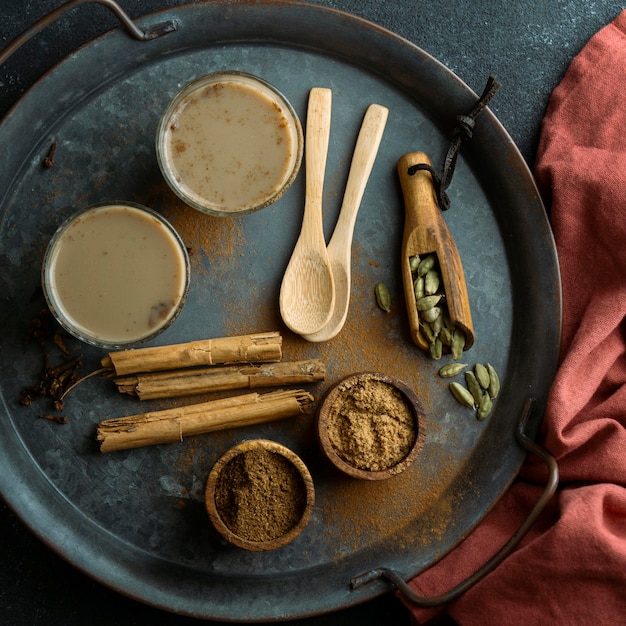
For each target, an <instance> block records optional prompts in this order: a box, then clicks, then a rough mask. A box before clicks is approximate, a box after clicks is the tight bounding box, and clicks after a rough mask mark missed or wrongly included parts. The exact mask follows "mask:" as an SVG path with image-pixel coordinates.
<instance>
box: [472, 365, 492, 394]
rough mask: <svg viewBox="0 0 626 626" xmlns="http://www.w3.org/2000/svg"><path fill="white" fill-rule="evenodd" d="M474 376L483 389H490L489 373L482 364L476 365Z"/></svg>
mask: <svg viewBox="0 0 626 626" xmlns="http://www.w3.org/2000/svg"><path fill="white" fill-rule="evenodd" d="M474 374H476V378H477V379H478V382H479V383H480V386H481V387H482V388H483V389H489V372H488V371H487V368H486V367H485V366H484V365H483V364H482V363H476V365H474Z"/></svg>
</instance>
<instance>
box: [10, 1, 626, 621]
mask: <svg viewBox="0 0 626 626" xmlns="http://www.w3.org/2000/svg"><path fill="white" fill-rule="evenodd" d="M121 4H122V6H123V7H124V8H125V9H126V10H127V11H128V12H129V14H130V15H131V16H139V15H142V14H145V13H147V12H150V11H153V10H156V9H159V8H163V7H167V6H174V5H176V4H182V3H180V2H179V3H176V2H157V1H152V2H148V1H145V2H142V1H139V0H137V1H130V0H128V2H121ZM320 4H324V5H326V6H332V7H336V8H339V9H342V10H346V11H349V12H352V13H354V14H357V15H360V16H362V17H365V18H367V19H370V20H372V21H374V22H376V23H378V24H380V25H382V26H385V27H387V28H388V29H390V30H392V31H394V32H396V33H397V34H400V35H402V36H404V37H406V38H407V39H409V40H410V41H412V42H413V43H415V44H417V45H418V46H420V47H421V48H423V49H424V50H426V51H427V52H429V53H430V54H432V55H433V56H434V57H436V58H437V59H439V60H440V61H441V62H442V63H444V64H445V65H447V66H448V67H449V68H450V69H451V70H452V71H454V72H455V73H456V74H457V75H458V76H459V77H460V78H461V79H462V80H464V81H465V82H467V83H468V84H469V85H470V86H471V87H472V88H473V89H474V90H475V91H480V90H481V88H482V85H483V83H484V81H485V80H486V77H487V75H488V74H495V75H496V76H497V78H498V79H499V80H500V81H501V82H502V83H503V87H502V89H501V91H500V92H499V93H498V95H497V96H496V99H495V100H494V102H493V103H492V107H491V108H492V109H493V111H494V112H495V113H496V115H497V116H498V117H499V119H500V121H501V122H502V123H503V124H504V126H505V127H506V128H507V129H508V130H509V132H510V133H511V135H512V136H513V139H514V140H515V141H516V142H517V144H518V145H519V147H520V149H521V150H522V153H523V155H524V157H525V158H526V160H527V161H528V162H529V163H530V164H532V161H533V158H534V152H535V149H536V142H537V138H538V134H539V128H540V120H541V117H542V114H543V110H544V108H545V105H546V102H547V98H548V96H549V94H550V92H551V91H552V89H553V88H554V86H555V85H556V84H557V82H558V80H559V79H560V78H561V76H562V75H563V72H564V71H565V69H566V67H567V65H568V63H569V62H570V61H571V58H572V57H573V56H574V55H575V54H576V53H577V52H578V51H579V50H580V48H581V47H582V46H583V45H584V43H585V42H586V41H587V40H588V38H589V37H590V36H591V35H592V34H593V33H594V32H595V31H597V30H598V29H599V28H600V27H602V26H603V25H604V24H606V23H607V22H609V21H610V20H611V19H612V18H613V17H614V16H615V15H616V14H617V13H618V12H619V11H620V9H621V5H620V4H619V3H613V2H582V1H580V2H573V1H572V2H559V3H545V6H544V5H543V4H542V5H541V6H539V3H532V4H533V6H532V7H530V8H529V7H525V6H524V5H522V4H521V3H520V4H519V5H513V4H511V3H509V2H491V3H481V4H480V6H477V3H474V2H469V1H468V2H444V1H441V2H430V3H428V4H423V5H421V3H420V4H418V3H415V2H412V1H411V2H410V1H398V2H393V3H391V2H367V1H359V2H356V1H355V2H320ZM56 6H58V3H57V2H49V1H48V0H45V1H44V0H37V1H32V2H21V3H16V2H1V3H0V7H2V20H1V23H0V35H1V36H2V40H1V43H0V45H2V46H4V45H5V44H6V43H7V42H8V41H10V40H11V39H12V38H13V37H14V36H15V35H17V34H18V33H19V32H21V30H23V29H24V28H25V27H26V26H27V25H29V24H30V23H32V22H33V21H35V20H36V19H38V18H39V17H40V16H41V15H43V14H44V13H46V11H49V10H50V9H52V8H54V7H56ZM115 25H116V22H115V20H114V19H113V18H112V17H111V16H110V14H109V12H108V11H107V10H106V9H105V8H103V7H98V6H85V7H81V8H78V9H76V11H75V12H74V13H73V14H72V15H70V16H67V17H65V18H63V20H62V21H61V22H59V23H57V24H56V25H54V26H52V27H50V28H49V29H48V30H47V31H45V32H44V33H42V34H40V35H39V36H38V37H37V39H36V40H35V41H34V42H32V43H29V44H28V45H27V46H26V47H25V48H23V49H22V50H20V51H19V52H18V53H17V54H16V55H15V56H14V58H13V59H11V60H10V61H9V62H8V63H7V64H6V65H5V66H4V67H2V68H0V82H1V83H2V85H1V86H2V91H1V93H0V113H4V112H5V111H6V110H7V109H8V107H9V106H11V104H12V103H14V102H15V101H16V99H17V98H18V97H19V95H20V93H22V91H23V90H24V89H25V88H27V87H28V86H29V85H30V84H31V83H32V82H33V81H34V80H36V79H37V78H38V77H39V76H40V75H41V73H42V72H44V71H45V70H46V69H48V68H49V67H50V65H51V64H52V63H54V62H55V61H57V60H60V59H62V58H64V57H65V56H66V55H67V54H68V53H70V52H71V51H72V50H73V49H75V48H76V47H77V45H80V44H81V43H83V42H85V41H88V40H89V38H90V37H92V36H94V35H96V34H98V33H99V32H101V31H102V30H103V29H106V28H110V27H112V26H115ZM0 532H2V536H3V548H2V553H1V555H0V559H1V561H0V562H1V571H0V617H1V618H2V622H3V623H7V624H37V623H44V622H45V623H48V624H83V623H93V624H109V623H117V624H129V625H130V624H143V623H152V622H154V623H159V624H185V623H191V622H192V621H194V620H190V619H186V618H182V617H178V616H171V615H168V614H163V613H162V612H160V611H156V610H153V609H150V608H148V607H145V606H143V605H140V604H137V603H135V602H132V601H131V600H128V599H126V598H124V597H122V596H120V595H118V594H117V593H114V592H110V591H108V590H107V589H104V588H103V587H101V586H100V585H99V584H97V583H95V582H92V581H91V580H89V579H88V578H86V577H85V576H83V575H82V574H80V573H78V572H77V571H75V570H74V569H73V568H72V567H71V566H70V565H68V564H66V563H65V562H64V561H62V560H61V559H59V558H58V557H57V556H55V555H54V554H52V553H51V552H50V551H49V550H48V549H47V548H46V547H45V546H44V545H42V544H41V543H40V542H39V541H38V540H36V539H34V538H33V537H32V536H31V535H30V533H29V531H28V530H26V529H25V528H24V527H23V526H22V524H21V523H20V522H19V521H18V520H16V519H15V517H14V516H13V515H12V513H11V512H10V511H9V510H8V509H7V508H6V507H4V506H2V510H1V512H0ZM405 621H406V615H405V613H404V612H403V609H402V607H401V606H399V604H398V603H397V602H396V601H395V600H393V599H392V598H384V599H382V600H376V601H374V602H373V603H372V604H371V605H366V606H364V607H357V608H356V609H351V610H350V611H348V612H342V613H338V614H335V615H330V616H326V617H323V618H313V619H310V620H305V621H303V622H302V623H303V624H305V623H311V624H320V625H323V624H328V625H329V624H345V623H360V624H380V623H388V624H401V623H404V622H405Z"/></svg>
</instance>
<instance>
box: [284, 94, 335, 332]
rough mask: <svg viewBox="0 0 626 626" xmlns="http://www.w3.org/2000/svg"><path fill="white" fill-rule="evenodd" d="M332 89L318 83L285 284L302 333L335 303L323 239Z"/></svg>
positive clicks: (287, 317)
mask: <svg viewBox="0 0 626 626" xmlns="http://www.w3.org/2000/svg"><path fill="white" fill-rule="evenodd" d="M331 99H332V93H331V91H330V89H323V88H319V87H316V88H313V89H311V91H310V94H309V104H308V111H307V122H306V137H305V166H306V198H305V204H304V217H303V218H302V229H301V231H300V236H299V237H298V241H297V242H296V246H295V248H294V251H293V254H292V256H291V259H290V261H289V264H288V265H287V269H286V270H285V275H284V276H283V282H282V285H281V288H280V297H279V305H280V314H281V316H282V318H283V321H284V322H285V324H286V325H287V327H288V328H290V329H291V330H293V331H294V332H295V333H298V334H299V335H310V334H312V333H316V332H317V331H319V330H320V329H321V328H322V327H323V326H324V325H325V324H326V322H328V320H329V319H330V316H331V315H332V313H333V309H334V306H335V282H334V279H333V274H332V271H331V266H330V260H329V258H328V252H327V250H326V241H325V240H324V229H323V223H322V189H323V185H324V171H325V168H326V156H327V154H328V140H329V137H330V112H331Z"/></svg>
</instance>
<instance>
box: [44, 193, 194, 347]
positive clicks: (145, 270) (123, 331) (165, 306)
mask: <svg viewBox="0 0 626 626" xmlns="http://www.w3.org/2000/svg"><path fill="white" fill-rule="evenodd" d="M47 265H48V267H47V270H46V275H47V282H48V288H49V290H50V291H51V292H52V297H53V300H56V302H53V307H54V308H56V309H57V314H59V313H60V314H61V315H62V316H64V317H66V318H67V319H68V321H69V323H70V324H71V325H72V326H75V327H76V330H77V331H78V332H79V333H81V334H83V335H86V336H87V337H91V338H93V339H96V340H98V341H102V342H108V343H116V342H120V343H128V342H132V341H137V340H140V339H143V338H145V337H148V336H150V335H152V334H153V333H155V332H156V331H158V330H159V329H160V328H162V327H163V326H165V325H166V324H167V323H168V322H169V321H170V319H171V318H172V317H173V316H174V314H175V313H176V312H177V311H178V308H179V305H180V302H181V299H182V298H183V297H184V295H185V291H186V285H187V262H186V256H185V253H184V251H183V250H182V249H181V245H180V242H179V240H178V239H177V237H176V236H175V235H174V233H173V232H171V230H170V229H169V228H168V227H167V226H166V225H165V224H163V223H162V222H161V221H160V220H159V219H158V218H157V217H156V216H154V215H153V214H151V213H149V212H147V211H144V210H142V209H139V208H134V207H129V206H124V205H111V206H105V207H97V208H94V209H91V210H88V211H86V212H85V213H83V214H81V215H79V216H78V217H77V218H76V219H74V220H73V221H72V222H70V224H69V225H68V226H67V227H66V228H65V229H64V230H63V232H62V233H61V234H60V235H59V236H58V238H57V239H56V241H54V242H53V244H52V246H51V249H50V251H49V255H48V264H47Z"/></svg>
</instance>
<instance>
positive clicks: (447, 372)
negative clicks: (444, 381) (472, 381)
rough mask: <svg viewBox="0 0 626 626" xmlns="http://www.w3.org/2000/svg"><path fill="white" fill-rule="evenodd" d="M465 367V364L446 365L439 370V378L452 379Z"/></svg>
mask: <svg viewBox="0 0 626 626" xmlns="http://www.w3.org/2000/svg"><path fill="white" fill-rule="evenodd" d="M466 367H467V364H466V363H448V364H447V365H444V366H443V367H442V368H441V369H440V370H439V376H441V378H454V377H455V376H456V375H457V374H459V373H461V372H462V371H463V370H464V369H465V368H466Z"/></svg>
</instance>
